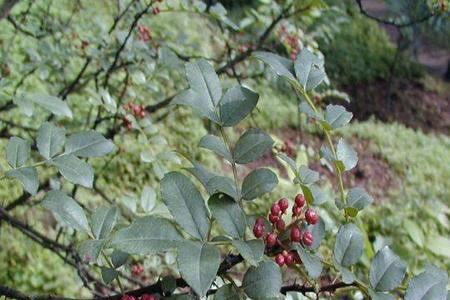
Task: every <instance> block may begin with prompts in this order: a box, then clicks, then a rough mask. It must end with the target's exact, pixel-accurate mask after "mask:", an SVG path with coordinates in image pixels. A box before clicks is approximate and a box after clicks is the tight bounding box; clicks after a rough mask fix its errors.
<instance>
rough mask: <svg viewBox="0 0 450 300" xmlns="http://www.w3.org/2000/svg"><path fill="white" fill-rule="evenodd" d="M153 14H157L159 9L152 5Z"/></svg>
mask: <svg viewBox="0 0 450 300" xmlns="http://www.w3.org/2000/svg"><path fill="white" fill-rule="evenodd" d="M152 11H153V14H154V15H157V14H159V13H160V12H161V11H160V10H159V7H153V10H152Z"/></svg>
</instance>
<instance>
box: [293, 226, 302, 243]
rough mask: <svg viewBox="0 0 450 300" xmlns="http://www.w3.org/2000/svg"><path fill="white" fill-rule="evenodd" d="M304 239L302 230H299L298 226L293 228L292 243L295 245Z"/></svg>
mask: <svg viewBox="0 0 450 300" xmlns="http://www.w3.org/2000/svg"><path fill="white" fill-rule="evenodd" d="M301 239H302V233H301V231H300V228H298V227H297V226H294V227H292V228H291V241H292V242H294V243H298V242H300V240H301Z"/></svg>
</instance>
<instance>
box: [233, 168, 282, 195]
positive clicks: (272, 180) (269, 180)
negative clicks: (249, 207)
mask: <svg viewBox="0 0 450 300" xmlns="http://www.w3.org/2000/svg"><path fill="white" fill-rule="evenodd" d="M277 184H278V178H277V175H275V173H274V172H272V171H271V170H269V169H266V168H262V169H256V170H253V171H252V172H251V173H250V174H248V175H247V177H245V179H244V182H243V183H242V198H244V199H245V200H253V199H255V198H258V197H260V196H262V195H264V194H265V193H268V192H271V191H272V190H273V189H274V188H275V187H276V186H277Z"/></svg>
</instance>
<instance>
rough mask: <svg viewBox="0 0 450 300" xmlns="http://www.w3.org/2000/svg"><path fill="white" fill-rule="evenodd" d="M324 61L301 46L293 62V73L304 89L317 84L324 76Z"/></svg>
mask: <svg viewBox="0 0 450 300" xmlns="http://www.w3.org/2000/svg"><path fill="white" fill-rule="evenodd" d="M323 65H324V61H323V59H322V58H319V57H318V56H316V55H314V54H313V53H312V52H311V51H309V50H308V49H307V48H303V49H302V50H301V51H300V53H299V54H298V55H297V58H296V60H295V62H294V68H295V75H296V76H297V80H298V82H299V83H300V84H301V85H302V86H303V88H304V89H305V90H306V91H309V90H312V89H313V88H315V87H316V86H318V85H319V84H320V83H321V82H322V81H323V80H324V79H325V78H326V74H325V70H324V66H323Z"/></svg>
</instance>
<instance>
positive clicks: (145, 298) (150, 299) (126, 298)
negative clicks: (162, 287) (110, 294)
mask: <svg viewBox="0 0 450 300" xmlns="http://www.w3.org/2000/svg"><path fill="white" fill-rule="evenodd" d="M139 299H140V300H158V297H157V296H155V295H150V294H144V295H142V296H141V297H139ZM121 300H136V297H135V296H132V295H123V296H122V299H121Z"/></svg>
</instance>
